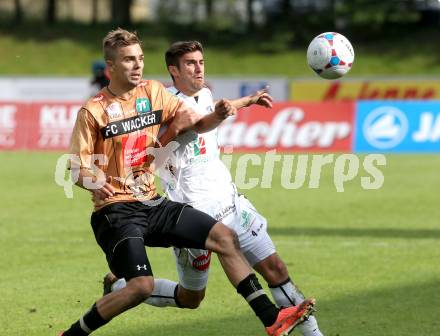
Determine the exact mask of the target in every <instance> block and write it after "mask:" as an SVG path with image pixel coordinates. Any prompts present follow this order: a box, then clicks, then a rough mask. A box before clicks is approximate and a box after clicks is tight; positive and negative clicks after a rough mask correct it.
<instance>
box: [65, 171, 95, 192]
mask: <svg viewBox="0 0 440 336" xmlns="http://www.w3.org/2000/svg"><path fill="white" fill-rule="evenodd" d="M71 173H72V178H74V180H76V182H75V184H76V185H77V186H78V187H80V188H82V189H84V190H88V191H91V190H93V188H92V187H91V186H92V185H93V184H95V183H96V181H97V180H98V178H97V177H96V176H95V175H94V174H93V173H92V172H91V171H90V170H89V169H87V168H72V169H71ZM75 175H76V176H77V177H75Z"/></svg>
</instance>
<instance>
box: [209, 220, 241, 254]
mask: <svg viewBox="0 0 440 336" xmlns="http://www.w3.org/2000/svg"><path fill="white" fill-rule="evenodd" d="M206 248H207V249H208V250H212V251H214V252H217V253H221V254H227V253H233V252H234V251H235V250H239V249H240V243H239V241H238V237H237V234H236V233H235V231H233V230H231V229H230V228H228V227H227V226H226V225H224V224H223V223H220V222H218V223H217V224H215V225H214V227H213V228H212V229H211V231H210V232H209V235H208V239H207V240H206Z"/></svg>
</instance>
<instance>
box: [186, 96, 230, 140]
mask: <svg viewBox="0 0 440 336" xmlns="http://www.w3.org/2000/svg"><path fill="white" fill-rule="evenodd" d="M235 114H237V108H236V107H235V106H234V105H233V104H232V103H231V101H229V100H227V99H222V100H219V101H218V102H217V103H216V104H215V107H214V112H211V113H210V114H207V115H205V116H203V118H202V119H200V121H199V122H198V123H197V124H196V125H195V127H194V128H193V129H194V130H195V131H196V132H197V133H205V132H208V131H211V130H213V129H214V128H217V127H218V126H219V125H220V124H221V123H222V121H223V120H225V119H226V118H227V117H230V116H233V115H235Z"/></svg>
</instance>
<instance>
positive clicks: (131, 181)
mask: <svg viewBox="0 0 440 336" xmlns="http://www.w3.org/2000/svg"><path fill="white" fill-rule="evenodd" d="M133 92H134V94H133V95H132V96H131V98H129V99H126V100H125V99H122V98H120V97H115V96H114V95H112V94H111V93H110V92H109V91H108V89H107V88H104V89H102V90H101V91H100V92H99V93H98V95H96V96H95V97H93V98H91V99H89V100H88V101H87V103H86V104H85V105H84V106H83V107H82V108H81V110H80V111H79V112H78V116H77V119H76V123H75V127H74V129H73V132H72V138H71V145H70V153H71V154H73V155H74V156H73V157H72V160H71V167H81V168H86V169H89V170H90V171H91V172H92V173H93V174H94V175H95V176H99V172H100V171H102V172H103V173H104V174H105V176H106V177H110V178H111V182H110V184H111V185H112V186H113V187H114V189H115V195H114V196H112V197H110V198H109V199H107V200H105V201H101V200H94V205H95V210H98V209H100V208H102V207H104V206H105V205H107V204H110V203H114V202H127V201H128V202H132V201H137V200H142V199H151V198H152V197H154V196H155V195H156V194H157V192H156V187H155V184H154V175H153V169H152V167H151V165H150V162H151V161H152V160H151V157H149V156H147V155H146V152H145V150H146V148H148V147H151V146H154V144H155V142H156V140H157V134H158V132H159V127H160V124H161V123H166V122H167V121H169V120H170V119H171V118H172V117H173V116H174V114H175V112H176V110H177V109H178V108H179V107H180V105H181V104H182V103H181V102H180V101H179V99H178V98H177V97H175V96H173V95H171V94H170V93H169V92H168V91H167V90H166V89H165V88H164V87H163V85H162V84H160V83H159V82H157V81H152V80H148V81H143V82H141V83H140V84H139V85H138V86H137V87H136V88H135V89H134V90H133ZM101 175H102V174H101ZM101 180H102V176H101Z"/></svg>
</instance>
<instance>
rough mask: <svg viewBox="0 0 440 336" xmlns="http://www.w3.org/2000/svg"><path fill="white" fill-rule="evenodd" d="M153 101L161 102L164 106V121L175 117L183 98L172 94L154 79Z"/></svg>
mask: <svg viewBox="0 0 440 336" xmlns="http://www.w3.org/2000/svg"><path fill="white" fill-rule="evenodd" d="M152 95H153V96H154V97H153V101H156V102H159V103H160V105H161V106H162V123H166V122H168V121H169V120H170V119H172V118H173V117H174V115H175V114H176V111H177V110H178V109H179V107H180V106H181V105H182V102H181V100H180V99H179V98H178V97H176V96H175V95H173V94H171V93H170V92H169V91H168V90H167V89H166V88H165V87H164V86H163V85H162V84H161V83H159V82H157V81H153V87H152Z"/></svg>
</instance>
